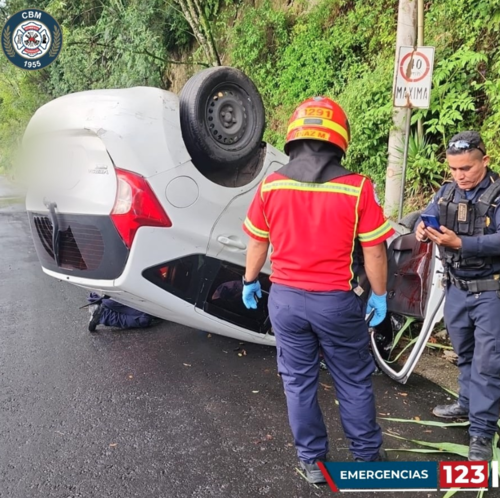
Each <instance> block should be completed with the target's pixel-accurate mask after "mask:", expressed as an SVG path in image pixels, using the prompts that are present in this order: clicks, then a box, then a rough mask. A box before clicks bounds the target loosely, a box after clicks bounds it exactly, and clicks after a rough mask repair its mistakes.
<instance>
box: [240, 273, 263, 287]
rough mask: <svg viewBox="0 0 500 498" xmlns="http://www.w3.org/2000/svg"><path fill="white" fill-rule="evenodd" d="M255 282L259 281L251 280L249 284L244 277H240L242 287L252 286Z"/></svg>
mask: <svg viewBox="0 0 500 498" xmlns="http://www.w3.org/2000/svg"><path fill="white" fill-rule="evenodd" d="M257 280H259V277H257V278H255V279H254V280H252V281H250V282H249V281H248V280H245V275H243V277H241V281H242V282H243V285H250V284H254V283H255V282H257Z"/></svg>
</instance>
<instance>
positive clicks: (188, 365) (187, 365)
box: [183, 363, 191, 367]
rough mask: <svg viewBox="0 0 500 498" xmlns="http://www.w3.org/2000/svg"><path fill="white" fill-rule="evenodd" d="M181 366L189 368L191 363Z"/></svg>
mask: <svg viewBox="0 0 500 498" xmlns="http://www.w3.org/2000/svg"><path fill="white" fill-rule="evenodd" d="M183 365H184V366H185V367H190V366H191V363H183Z"/></svg>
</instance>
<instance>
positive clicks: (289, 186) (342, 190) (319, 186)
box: [262, 180, 361, 197]
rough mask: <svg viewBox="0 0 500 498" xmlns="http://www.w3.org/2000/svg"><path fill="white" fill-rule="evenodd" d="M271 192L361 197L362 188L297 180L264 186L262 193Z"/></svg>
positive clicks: (277, 181) (275, 182) (278, 181)
mask: <svg viewBox="0 0 500 498" xmlns="http://www.w3.org/2000/svg"><path fill="white" fill-rule="evenodd" d="M271 190H302V191H305V192H335V193H338V194H347V195H353V196H355V197H357V196H359V194H360V193H361V188H360V187H353V186H352V185H344V184H342V183H302V182H297V181H295V180H276V181H274V182H270V183H266V184H265V185H263V186H262V192H270V191H271Z"/></svg>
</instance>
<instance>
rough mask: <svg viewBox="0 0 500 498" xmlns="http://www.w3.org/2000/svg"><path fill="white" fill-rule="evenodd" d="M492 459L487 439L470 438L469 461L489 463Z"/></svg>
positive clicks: (491, 450) (489, 441)
mask: <svg viewBox="0 0 500 498" xmlns="http://www.w3.org/2000/svg"><path fill="white" fill-rule="evenodd" d="M492 458H493V447H492V446H491V439H490V438H487V437H480V436H471V438H470V442H469V461H471V462H482V461H485V462H490V461H491V459H492Z"/></svg>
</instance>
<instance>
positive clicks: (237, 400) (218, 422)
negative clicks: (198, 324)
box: [0, 182, 475, 498]
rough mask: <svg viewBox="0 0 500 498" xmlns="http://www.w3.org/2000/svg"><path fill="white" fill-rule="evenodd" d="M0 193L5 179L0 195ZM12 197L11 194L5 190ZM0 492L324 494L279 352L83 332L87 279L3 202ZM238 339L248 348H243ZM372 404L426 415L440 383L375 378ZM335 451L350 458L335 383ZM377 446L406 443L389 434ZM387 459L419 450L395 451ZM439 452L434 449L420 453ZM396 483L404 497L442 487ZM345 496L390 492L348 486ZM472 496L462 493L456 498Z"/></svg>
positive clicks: (458, 438)
mask: <svg viewBox="0 0 500 498" xmlns="http://www.w3.org/2000/svg"><path fill="white" fill-rule="evenodd" d="M2 194H3V195H4V197H5V196H6V195H7V194H8V190H7V187H6V186H5V183H2V182H0V196H1V195H2ZM11 197H12V196H11ZM0 281H1V287H0V330H1V333H0V497H2V498H83V497H84V498H133V497H134V498H135V497H137V498H160V497H161V498H176V497H233V498H247V497H256V496H269V497H273V498H275V497H276V498H280V497H286V498H295V497H297V498H298V497H316V496H319V497H326V496H331V495H333V493H332V492H331V491H330V490H329V489H328V488H326V487H321V488H315V487H313V486H311V485H309V484H308V483H306V482H305V481H304V480H303V479H302V478H301V477H300V476H298V475H297V473H296V471H295V469H296V466H297V462H296V458H295V451H294V448H293V446H292V439H291V435H290V432H289V429H288V425H287V417H286V410H285V398H284V395H283V391H282V386H281V382H280V379H279V378H278V376H277V374H276V366H275V350H274V349H273V348H270V347H263V346H257V345H251V344H241V343H239V342H237V341H234V340H230V339H227V338H223V337H218V336H215V335H213V336H211V337H210V336H208V335H207V334H206V333H204V332H202V331H195V330H192V329H188V328H186V327H183V326H180V325H177V324H173V323H168V322H163V323H161V324H160V325H157V326H155V327H154V328H151V329H148V330H142V331H140V330H137V331H118V330H113V329H104V330H102V331H100V332H98V333H97V334H90V333H89V332H88V331H87V330H86V325H87V320H88V312H87V310H80V309H79V306H82V305H83V304H85V303H86V301H85V297H86V292H85V291H84V290H82V289H78V288H76V287H73V286H70V285H68V284H66V283H63V282H58V281H56V280H54V279H52V278H50V277H48V276H46V275H45V274H43V272H42V271H41V268H40V265H39V263H38V260H37V257H36V254H35V250H34V248H33V245H32V242H31V238H30V233H29V227H28V224H27V219H26V213H25V212H24V210H23V206H22V204H19V202H17V201H16V200H15V199H9V200H5V199H4V200H3V201H2V200H0ZM242 349H244V350H245V351H246V356H239V355H238V353H241V351H242ZM374 382H375V386H376V392H377V404H378V412H379V413H380V414H384V415H389V416H392V417H398V418H413V417H416V416H418V417H420V418H421V419H423V420H425V419H430V418H432V417H431V416H430V409H431V408H432V406H434V404H435V403H436V402H446V400H447V395H446V393H445V392H444V391H443V390H442V389H441V388H439V387H438V386H435V385H434V384H431V383H429V382H428V381H426V380H424V379H422V378H420V377H416V376H415V377H412V378H411V379H410V382H409V384H408V385H406V386H401V385H398V384H396V383H394V382H392V381H391V380H390V379H388V378H386V377H383V376H376V377H374ZM321 383H322V385H321V388H320V401H321V403H322V406H323V407H324V414H325V419H326V421H327V424H328V428H329V432H330V438H331V458H332V460H339V461H348V460H350V455H349V452H348V451H347V442H346V441H345V439H344V438H343V434H342V431H341V427H340V423H339V419H338V409H337V407H336V406H335V404H334V402H333V399H334V391H333V389H332V382H331V379H330V377H329V375H328V374H327V373H326V372H322V373H321ZM380 422H381V425H382V426H383V429H384V431H385V432H392V433H394V434H400V435H402V436H404V437H412V438H415V439H425V440H428V441H440V440H446V441H454V442H458V443H467V441H468V438H467V433H466V431H465V430H464V429H435V428H431V429H432V430H431V431H430V432H425V431H429V428H428V427H423V426H419V425H414V424H401V423H394V422H388V421H384V420H381V421H380ZM385 446H386V448H403V447H405V446H406V447H409V446H410V445H409V444H408V443H406V442H404V441H401V440H399V439H395V438H391V437H388V436H386V437H385ZM390 457H391V459H397V460H416V459H418V458H421V459H422V457H419V456H418V455H415V454H411V453H403V452H397V453H395V452H391V453H390ZM423 459H428V460H438V457H437V456H435V455H429V456H425V457H423ZM443 495H444V493H443V492H438V493H405V494H404V496H405V498H406V497H407V498H412V497H413V496H415V498H418V497H423V496H429V497H430V496H432V497H434V496H436V497H438V496H439V497H440V496H443ZM350 496H351V497H352V498H361V497H362V498H370V497H372V496H373V497H380V496H384V497H391V498H392V497H393V496H394V497H395V496H399V494H396V493H381V494H378V493H377V494H373V493H350ZM470 496H475V494H471V493H461V497H462V498H469V497H470Z"/></svg>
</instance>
